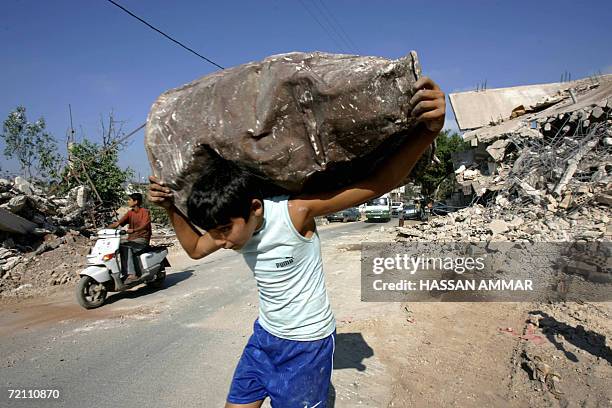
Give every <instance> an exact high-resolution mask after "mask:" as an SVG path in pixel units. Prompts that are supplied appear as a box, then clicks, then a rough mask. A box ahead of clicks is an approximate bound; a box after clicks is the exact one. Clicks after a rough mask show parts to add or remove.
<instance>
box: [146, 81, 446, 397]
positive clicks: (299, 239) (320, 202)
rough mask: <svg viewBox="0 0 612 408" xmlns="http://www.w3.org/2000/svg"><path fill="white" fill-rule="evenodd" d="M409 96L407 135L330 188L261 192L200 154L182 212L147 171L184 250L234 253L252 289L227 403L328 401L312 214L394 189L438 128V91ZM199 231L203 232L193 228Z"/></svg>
mask: <svg viewBox="0 0 612 408" xmlns="http://www.w3.org/2000/svg"><path fill="white" fill-rule="evenodd" d="M414 88H415V89H416V93H415V94H414V96H413V97H412V99H411V100H410V105H411V106H412V107H413V108H412V111H411V115H412V116H413V117H414V118H415V119H416V121H417V122H418V126H417V128H416V129H417V131H416V132H415V133H414V137H411V138H409V139H408V140H407V141H406V142H404V143H403V145H402V146H401V147H400V148H399V149H398V150H397V151H396V152H395V153H394V154H393V155H391V156H389V158H388V159H387V160H386V161H385V162H384V163H383V164H382V165H380V166H379V167H378V168H377V169H376V170H375V171H374V172H373V173H371V174H370V175H369V176H368V177H367V178H365V179H363V180H361V181H359V182H356V183H354V184H352V185H349V186H347V187H343V188H340V189H338V190H336V191H331V192H325V193H313V194H299V195H296V196H286V195H285V196H275V197H267V196H265V193H264V191H265V190H266V189H265V186H264V185H263V184H262V181H261V179H260V178H258V177H255V176H253V175H252V173H250V172H249V171H247V170H245V169H244V168H242V167H241V166H239V165H237V164H235V163H232V162H230V161H226V160H223V159H222V158H220V157H217V158H213V159H212V160H208V161H207V162H206V163H205V165H204V166H203V169H202V171H201V172H200V174H199V178H198V180H197V181H196V183H195V184H194V185H193V188H192V190H191V194H190V195H189V198H188V200H187V214H186V215H185V214H183V213H182V212H181V211H179V210H178V209H177V208H176V206H175V205H174V203H173V194H172V192H171V190H170V188H168V187H167V186H166V185H164V183H162V182H161V181H160V180H158V179H157V178H155V177H153V176H151V177H150V182H151V185H150V189H149V200H151V202H153V203H155V204H157V205H160V206H162V207H163V208H165V209H166V211H167V213H168V217H169V218H170V221H171V222H172V225H173V226H174V229H175V231H176V235H177V238H178V239H179V242H180V243H181V246H182V247H183V249H184V250H185V251H186V252H187V254H188V255H189V256H190V257H191V258H193V259H200V258H203V257H205V256H207V255H210V254H211V253H213V252H215V251H217V250H218V249H221V248H224V249H233V250H235V251H237V252H240V253H241V254H242V255H243V256H244V259H245V261H246V263H247V265H248V266H249V268H250V269H251V270H252V271H253V274H254V276H255V280H256V283H257V287H258V291H259V318H258V319H257V320H256V321H255V323H254V328H253V335H252V336H251V337H250V339H249V341H248V343H247V345H246V346H245V348H244V351H243V354H242V357H241V358H240V360H239V361H238V365H237V367H236V370H235V373H234V377H233V380H232V383H231V386H230V390H229V394H228V397H227V403H226V405H225V406H226V407H249V408H250V407H254V408H257V407H260V406H261V405H262V403H263V400H264V399H265V398H266V397H269V398H270V400H271V404H272V407H274V408H293V407H296V408H297V407H299V408H304V407H308V408H313V407H320V408H323V407H326V406H327V394H328V390H329V385H330V379H331V372H332V366H333V363H332V360H333V353H334V347H335V321H334V316H333V313H332V311H331V307H330V304H329V300H328V296H327V291H326V289H325V281H324V276H323V266H322V259H321V245H320V241H319V235H318V233H317V229H316V225H315V217H319V216H325V215H327V214H331V213H334V212H337V211H340V210H343V209H346V208H349V207H354V206H357V205H359V204H361V203H363V202H365V201H367V200H370V199H372V198H375V197H378V196H380V195H382V194H384V193H386V192H388V191H390V190H392V189H393V188H395V187H396V186H397V185H398V184H399V183H400V182H401V181H402V180H404V179H405V178H406V176H407V175H408V174H409V173H410V170H411V169H412V167H413V166H414V164H415V163H416V162H417V160H418V159H419V157H420V156H421V155H422V153H423V152H424V151H425V149H426V148H427V147H428V146H429V145H430V144H432V143H433V141H434V139H435V137H436V136H437V135H438V133H439V132H440V130H442V127H443V125H444V116H445V96H444V93H443V92H442V91H441V90H440V88H439V87H438V86H437V85H436V84H435V83H434V82H433V81H432V80H431V79H429V78H426V77H423V78H421V79H419V80H418V81H417V82H416V83H415V84H414ZM194 225H195V226H197V227H199V228H201V229H203V230H205V231H206V232H205V233H204V234H202V233H200V231H199V230H198V229H197V228H196V227H195V226H194Z"/></svg>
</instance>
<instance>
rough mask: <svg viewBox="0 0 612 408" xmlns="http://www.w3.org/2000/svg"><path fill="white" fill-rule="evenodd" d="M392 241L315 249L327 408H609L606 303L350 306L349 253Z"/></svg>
mask: <svg viewBox="0 0 612 408" xmlns="http://www.w3.org/2000/svg"><path fill="white" fill-rule="evenodd" d="M396 235H397V232H396V231H395V228H393V229H386V231H384V232H380V231H377V232H376V233H369V234H368V235H363V234H352V235H348V236H345V237H344V238H343V239H342V240H341V242H337V243H336V244H335V245H333V246H330V247H328V248H325V249H324V259H325V260H327V261H326V265H325V267H326V275H327V278H326V279H327V284H328V287H329V292H330V298H331V301H332V305H333V307H334V311H335V313H336V317H337V321H338V336H339V341H338V344H339V350H338V353H337V355H336V365H337V366H338V367H336V370H335V371H334V380H333V382H334V394H335V396H334V398H335V400H336V407H345V406H346V407H349V406H356V405H357V404H359V406H368V407H409V406H418V407H429V406H431V407H439V406H460V407H482V406H495V407H507V406H516V407H525V406H530V407H551V406H553V407H555V406H560V407H566V406H570V407H571V406H581V407H582V406H585V407H590V406H593V407H595V406H608V404H610V401H612V391H610V387H609V378H612V364H611V363H612V359H611V356H612V354H611V352H610V340H609V339H610V336H611V335H612V328H611V325H610V312H611V310H610V304H609V303H584V304H577V303H557V304H540V303H526V302H523V303H476V302H461V303H446V302H427V303H366V302H360V301H359V299H360V296H359V295H360V284H359V282H360V279H359V274H360V251H359V250H358V248H359V244H360V243H361V242H367V241H378V242H387V241H388V242H392V241H394V240H395V237H396ZM343 338H344V340H346V342H348V344H347V343H346V342H345V343H341V341H344V340H342V339H343ZM340 344H344V345H343V346H342V347H340ZM346 368H353V370H346Z"/></svg>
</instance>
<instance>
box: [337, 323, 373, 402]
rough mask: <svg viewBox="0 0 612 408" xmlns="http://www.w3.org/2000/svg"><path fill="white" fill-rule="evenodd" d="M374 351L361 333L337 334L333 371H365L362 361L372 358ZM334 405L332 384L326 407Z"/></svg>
mask: <svg viewBox="0 0 612 408" xmlns="http://www.w3.org/2000/svg"><path fill="white" fill-rule="evenodd" d="M373 355H374V350H372V347H370V346H369V345H368V343H366V341H365V339H364V338H363V335H362V334H361V333H338V334H337V335H336V349H335V350H334V370H342V369H344V368H354V369H356V370H357V371H365V370H366V368H367V367H366V366H365V365H364V364H363V359H365V358H369V357H372V356H373ZM335 404H336V389H335V388H334V385H333V384H330V386H329V394H328V397H327V406H328V407H330V408H331V407H334V406H335Z"/></svg>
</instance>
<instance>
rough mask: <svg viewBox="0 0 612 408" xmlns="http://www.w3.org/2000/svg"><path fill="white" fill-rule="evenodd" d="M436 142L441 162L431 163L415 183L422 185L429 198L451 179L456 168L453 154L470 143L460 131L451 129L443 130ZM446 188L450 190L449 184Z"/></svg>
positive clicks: (424, 194) (423, 192)
mask: <svg viewBox="0 0 612 408" xmlns="http://www.w3.org/2000/svg"><path fill="white" fill-rule="evenodd" d="M436 143H437V148H436V156H437V157H438V159H440V163H437V164H432V165H430V166H429V167H428V168H427V169H426V170H425V171H424V172H423V173H422V174H420V175H419V177H417V178H416V179H415V180H414V183H415V184H419V185H420V186H421V191H422V194H423V196H425V197H429V198H434V194H435V192H436V190H437V189H438V187H439V186H440V185H441V184H443V183H444V182H445V181H446V182H447V181H449V177H450V176H452V174H453V171H454V169H453V162H452V161H451V154H452V153H453V152H461V151H464V150H466V149H467V148H468V147H469V144H468V143H466V142H464V141H463V139H462V138H461V136H459V134H458V133H456V132H451V131H450V130H443V131H442V132H441V133H440V135H439V136H438V138H437V139H436ZM444 190H448V186H447V188H445V189H444Z"/></svg>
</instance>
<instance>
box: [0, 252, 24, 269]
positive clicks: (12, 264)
mask: <svg viewBox="0 0 612 408" xmlns="http://www.w3.org/2000/svg"><path fill="white" fill-rule="evenodd" d="M21 259H22V257H21V256H14V257H12V258H8V259H6V263H5V264H4V265H2V267H1V268H2V270H3V271H10V270H11V269H13V268H14V267H15V266H17V264H18V263H20V262H21Z"/></svg>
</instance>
